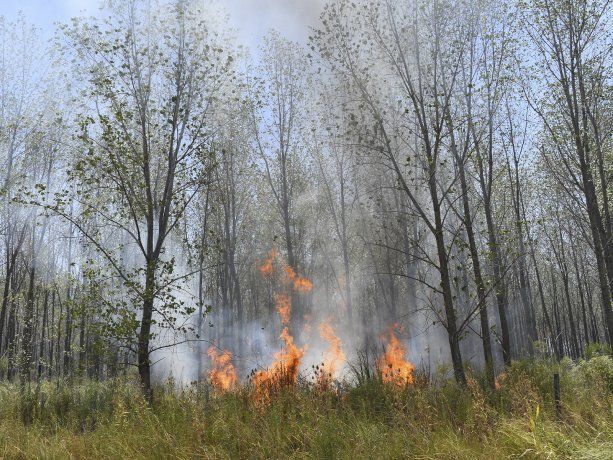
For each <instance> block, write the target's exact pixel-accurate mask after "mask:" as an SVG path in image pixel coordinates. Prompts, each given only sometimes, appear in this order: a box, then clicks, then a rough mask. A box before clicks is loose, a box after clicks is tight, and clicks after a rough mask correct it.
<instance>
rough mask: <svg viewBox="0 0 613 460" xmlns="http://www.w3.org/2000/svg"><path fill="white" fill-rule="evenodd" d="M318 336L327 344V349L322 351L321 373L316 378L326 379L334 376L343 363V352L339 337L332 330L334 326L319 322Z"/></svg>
mask: <svg viewBox="0 0 613 460" xmlns="http://www.w3.org/2000/svg"><path fill="white" fill-rule="evenodd" d="M319 336H320V337H321V338H322V339H324V340H325V341H326V342H328V344H329V348H328V350H327V351H326V352H325V353H324V362H323V368H324V369H323V373H321V374H320V375H319V376H318V380H319V381H320V383H322V382H321V380H322V379H324V380H328V379H331V378H334V377H335V376H336V374H337V372H338V370H339V369H340V367H341V366H342V365H343V364H344V363H345V353H344V352H343V349H342V347H341V339H339V338H338V337H337V335H336V332H335V331H334V328H333V327H332V326H331V325H330V324H329V323H321V324H320V325H319Z"/></svg>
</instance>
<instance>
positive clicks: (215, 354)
mask: <svg viewBox="0 0 613 460" xmlns="http://www.w3.org/2000/svg"><path fill="white" fill-rule="evenodd" d="M207 354H208V355H209V358H211V363H212V368H211V369H210V370H209V379H210V381H211V385H213V387H214V388H215V389H217V390H219V391H222V392H225V391H229V390H231V389H232V388H234V387H236V385H237V383H238V378H237V377H236V370H235V369H234V365H233V364H232V353H230V352H229V351H228V350H221V351H219V350H218V349H217V348H216V347H214V346H211V347H210V348H209V349H208V351H207Z"/></svg>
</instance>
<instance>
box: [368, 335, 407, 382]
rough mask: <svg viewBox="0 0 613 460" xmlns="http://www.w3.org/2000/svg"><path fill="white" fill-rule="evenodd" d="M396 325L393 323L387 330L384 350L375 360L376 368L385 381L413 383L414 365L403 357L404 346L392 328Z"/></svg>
mask: <svg viewBox="0 0 613 460" xmlns="http://www.w3.org/2000/svg"><path fill="white" fill-rule="evenodd" d="M397 328H398V325H397V324H394V326H392V327H391V328H390V329H389V331H388V334H387V335H388V340H389V341H388V343H387V344H386V345H385V352H384V353H383V355H382V356H381V357H380V358H379V360H378V361H377V368H378V370H379V372H380V373H381V378H382V380H383V381H384V382H385V383H393V384H395V385H398V386H404V385H408V384H411V383H413V371H414V370H415V366H414V365H413V364H412V363H411V362H409V361H406V360H405V359H404V356H405V354H406V347H405V346H404V345H403V344H402V343H401V342H400V340H398V337H396V334H395V333H394V329H397Z"/></svg>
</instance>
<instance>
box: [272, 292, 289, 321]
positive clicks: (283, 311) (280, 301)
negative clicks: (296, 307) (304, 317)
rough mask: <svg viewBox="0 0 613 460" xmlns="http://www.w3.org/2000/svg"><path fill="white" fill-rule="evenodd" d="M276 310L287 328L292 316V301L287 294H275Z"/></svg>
mask: <svg viewBox="0 0 613 460" xmlns="http://www.w3.org/2000/svg"><path fill="white" fill-rule="evenodd" d="M275 308H276V309H277V313H279V318H281V323H282V324H283V325H284V326H286V325H288V324H289V320H290V318H291V315H292V299H291V297H290V296H289V295H287V294H275Z"/></svg>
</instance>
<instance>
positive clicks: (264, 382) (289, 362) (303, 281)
mask: <svg viewBox="0 0 613 460" xmlns="http://www.w3.org/2000/svg"><path fill="white" fill-rule="evenodd" d="M277 256H278V251H277V250H276V249H275V248H273V249H271V250H270V252H269V253H268V258H267V259H266V260H265V261H264V263H263V264H262V265H261V266H260V267H259V270H260V273H262V275H263V276H269V275H270V274H271V273H272V272H273V269H274V262H275V260H276V259H277ZM283 271H284V274H285V276H284V277H283V283H284V285H285V286H289V290H290V291H291V290H293V291H296V292H301V293H306V292H309V291H310V290H311V289H312V288H313V283H312V282H311V280H309V279H308V278H306V277H301V276H298V275H297V274H296V272H295V271H294V269H293V268H292V267H290V266H289V265H285V266H284V270H283ZM275 307H276V309H277V313H278V314H279V318H280V319H281V323H282V324H283V330H282V331H281V335H280V337H279V338H280V339H281V340H282V341H283V343H284V345H283V348H282V349H281V350H280V351H279V352H277V353H276V354H275V356H274V361H273V363H272V364H271V365H270V367H269V368H268V369H266V370H263V371H258V372H254V373H253V374H252V381H253V386H254V394H253V396H254V399H255V400H256V402H258V403H266V402H268V401H269V399H270V396H271V394H272V393H274V392H276V391H278V390H279V389H281V388H283V387H286V386H291V385H294V384H296V382H297V381H298V372H299V370H300V361H301V360H302V357H303V356H304V353H305V351H306V346H305V347H301V348H299V347H297V346H296V344H295V343H294V338H293V337H292V336H291V334H290V333H289V327H288V326H289V323H290V320H291V312H292V297H291V295H290V293H288V292H281V293H277V294H276V295H275Z"/></svg>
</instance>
